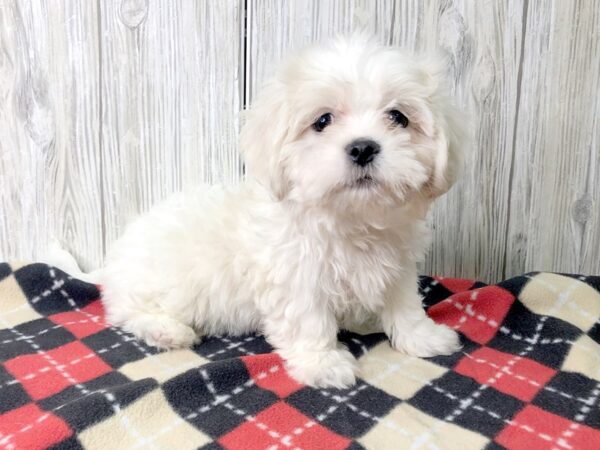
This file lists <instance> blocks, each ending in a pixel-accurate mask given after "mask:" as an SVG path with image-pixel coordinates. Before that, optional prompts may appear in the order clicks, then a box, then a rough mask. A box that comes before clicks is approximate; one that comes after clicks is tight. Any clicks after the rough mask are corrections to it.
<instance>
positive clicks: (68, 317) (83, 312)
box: [48, 300, 108, 339]
mask: <svg viewBox="0 0 600 450" xmlns="http://www.w3.org/2000/svg"><path fill="white" fill-rule="evenodd" d="M48 319H50V320H51V321H52V322H54V323H55V324H57V325H62V326H63V327H64V328H66V329H67V330H69V331H70V332H71V333H73V335H75V337H77V338H78V339H83V338H84V337H87V336H91V335H92V334H95V333H97V332H98V331H101V330H104V329H105V328H108V325H106V323H105V322H104V308H103V307H102V302H101V301H100V300H96V301H95V302H93V303H90V304H89V305H87V306H86V307H85V308H81V309H79V310H75V311H68V312H63V313H58V314H53V315H51V316H48Z"/></svg>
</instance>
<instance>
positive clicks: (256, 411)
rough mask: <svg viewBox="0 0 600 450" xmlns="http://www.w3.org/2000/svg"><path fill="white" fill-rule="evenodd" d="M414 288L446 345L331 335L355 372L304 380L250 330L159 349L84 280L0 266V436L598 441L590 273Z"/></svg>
mask: <svg viewBox="0 0 600 450" xmlns="http://www.w3.org/2000/svg"><path fill="white" fill-rule="evenodd" d="M420 291H421V294H422V295H423V297H424V300H423V306H424V307H425V308H426V309H427V312H428V314H429V315H430V316H431V317H432V318H433V319H434V320H436V321H438V322H440V323H445V324H447V325H448V326H451V327H453V328H455V329H457V330H458V331H459V332H461V334H462V340H463V348H462V350H461V351H460V352H458V353H456V354H455V355H451V356H444V357H435V358H429V359H419V358H412V357H408V356H406V355H402V354H400V353H398V352H395V351H393V350H392V349H391V348H390V346H389V343H388V341H387V339H386V337H385V336H384V335H383V334H370V335H365V336H361V335H359V334H355V333H350V332H346V331H342V332H341V333H340V335H339V339H340V341H341V342H343V343H344V344H345V345H347V346H348V347H349V349H350V350H351V351H352V353H353V354H354V355H355V356H357V358H359V366H360V370H361V378H360V379H359V381H358V383H357V384H356V386H354V387H352V388H350V389H345V390H335V389H328V390H317V389H312V388H309V387H306V386H302V385H299V384H298V383H296V382H295V381H294V380H293V379H291V378H290V377H289V376H288V374H287V373H286V371H285V368H284V365H283V361H282V360H281V359H280V358H279V357H278V355H277V354H275V353H273V352H272V348H271V347H270V346H269V345H268V343H267V342H266V341H265V340H264V338H263V337H261V336H255V335H251V336H241V337H230V336H229V337H228V336H213V337H207V338H205V339H204V341H203V342H202V343H200V344H198V345H196V346H195V347H194V348H193V349H186V350H178V351H171V352H159V351H157V350H156V349H154V348H151V347H148V346H147V345H145V344H144V343H142V342H139V341H137V340H135V339H133V337H132V336H130V335H128V334H127V333H125V332H123V331H122V330H120V329H118V328H114V327H110V326H109V325H108V324H106V322H105V319H104V311H103V308H102V304H101V302H100V301H99V292H98V289H97V288H96V287H95V286H93V285H90V284H86V283H84V282H81V281H79V280H73V279H71V278H70V277H68V276H67V275H66V274H64V273H62V272H61V271H59V270H57V269H54V268H51V267H48V266H46V265H44V264H30V265H25V266H19V265H14V264H13V265H9V264H6V263H1V264H0V447H3V448H7V449H19V448H40V449H41V448H65V449H66V448H69V449H75V448H110V447H113V448H138V447H154V448H177V449H185V448H190V449H192V448H193V449H196V448H203V449H207V450H210V449H244V450H252V449H258V448H261V449H265V448H272V449H275V448H288V447H289V448H303V449H322V448H327V449H354V450H358V449H363V448H366V449H388V448H389V449H398V448H410V447H415V448H419V447H427V448H432V449H435V448H454V447H460V448H463V449H465V450H467V449H471V448H473V449H475V448H477V449H483V448H486V449H498V448H516V449H519V448H523V449H527V450H530V449H531V448H535V449H538V448H539V449H554V448H559V449H567V450H568V449H588V448H589V449H597V448H600V277H583V276H580V275H559V274H552V273H530V274H526V275H523V276H520V277H516V278H512V279H510V280H504V281H502V282H500V283H498V284H497V285H486V284H484V283H480V282H476V281H474V280H462V279H452V278H443V277H421V279H420Z"/></svg>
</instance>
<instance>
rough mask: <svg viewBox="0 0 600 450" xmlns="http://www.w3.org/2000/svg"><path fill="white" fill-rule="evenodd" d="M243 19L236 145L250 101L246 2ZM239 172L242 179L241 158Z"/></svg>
mask: <svg viewBox="0 0 600 450" xmlns="http://www.w3.org/2000/svg"><path fill="white" fill-rule="evenodd" d="M243 7H244V9H243V11H242V14H243V17H242V23H241V25H242V26H241V31H242V61H241V66H242V70H241V78H242V79H241V84H242V89H241V97H242V98H241V102H240V106H241V111H240V112H239V114H240V117H239V129H238V143H239V134H240V132H241V130H242V126H243V125H244V115H245V113H246V110H247V109H248V106H249V104H250V100H249V99H248V96H249V80H250V72H249V71H250V68H249V64H248V54H249V48H248V45H249V42H250V39H248V0H244V1H243ZM238 146H239V144H238ZM237 150H238V155H241V148H238V149H237ZM241 165H242V167H241V170H242V178H243V177H244V175H245V173H246V165H245V163H244V159H243V158H242V160H241Z"/></svg>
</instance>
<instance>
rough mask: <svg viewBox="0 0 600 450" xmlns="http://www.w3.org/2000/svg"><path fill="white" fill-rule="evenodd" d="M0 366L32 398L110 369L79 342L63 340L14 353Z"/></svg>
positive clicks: (53, 391) (61, 388)
mask: <svg viewBox="0 0 600 450" xmlns="http://www.w3.org/2000/svg"><path fill="white" fill-rule="evenodd" d="M4 367H5V368H6V370H7V371H8V372H10V373H11V374H12V375H13V376H14V377H15V379H16V380H18V381H19V382H20V383H21V385H22V386H23V388H24V389H25V390H26V391H27V393H28V394H29V395H30V396H31V397H32V398H33V399H34V400H40V399H42V398H46V397H49V396H50V395H53V394H56V393H57V392H60V391H62V390H63V389H64V388H66V387H68V386H72V385H74V384H78V383H83V382H85V381H89V380H92V379H94V378H97V377H99V376H101V375H104V374H105V373H109V372H111V371H112V369H111V367H110V366H109V365H107V364H106V363H105V362H104V361H102V360H101V359H100V358H99V357H98V355H96V354H95V353H94V352H93V351H92V350H90V349H89V348H88V347H86V346H85V345H83V344H82V343H81V342H72V343H70V344H65V345H63V346H62V347H58V348H55V349H52V350H49V351H47V352H42V353H36V354H33V355H31V354H30V355H22V356H17V357H16V358H13V359H11V360H9V361H6V362H5V363H4Z"/></svg>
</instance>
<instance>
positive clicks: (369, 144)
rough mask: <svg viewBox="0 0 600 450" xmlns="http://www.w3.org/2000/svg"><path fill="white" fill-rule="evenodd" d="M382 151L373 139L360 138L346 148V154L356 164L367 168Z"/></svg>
mask: <svg viewBox="0 0 600 450" xmlns="http://www.w3.org/2000/svg"><path fill="white" fill-rule="evenodd" d="M380 151H381V146H380V145H379V144H378V143H377V142H375V141H374V140H372V139H369V138H359V139H355V140H354V141H352V142H350V143H349V144H348V145H347V146H346V153H347V154H348V156H349V157H350V159H351V160H352V162H353V163H354V164H357V165H359V166H360V167H365V166H366V165H367V164H370V163H371V162H372V161H373V160H374V159H375V156H377V154H378V153H379V152H380Z"/></svg>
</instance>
